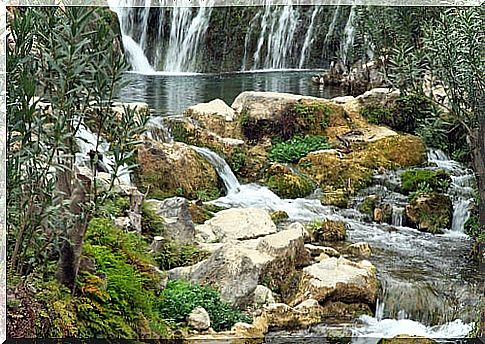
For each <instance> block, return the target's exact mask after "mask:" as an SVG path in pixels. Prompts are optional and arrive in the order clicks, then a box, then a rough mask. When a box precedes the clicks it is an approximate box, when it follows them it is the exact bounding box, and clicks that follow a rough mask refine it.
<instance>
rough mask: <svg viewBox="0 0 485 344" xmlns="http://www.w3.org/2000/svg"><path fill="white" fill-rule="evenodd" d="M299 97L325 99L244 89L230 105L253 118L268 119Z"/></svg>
mask: <svg viewBox="0 0 485 344" xmlns="http://www.w3.org/2000/svg"><path fill="white" fill-rule="evenodd" d="M300 99H308V100H322V101H325V99H321V98H315V97H308V96H302V95H298V94H291V93H278V92H255V91H246V92H242V93H241V94H239V95H238V96H237V97H236V99H234V102H233V103H232V105H231V107H232V108H233V109H234V110H236V112H238V113H242V112H245V113H246V114H247V115H249V116H250V117H251V118H254V119H269V118H271V117H273V115H274V114H275V113H278V112H280V111H281V110H283V109H284V108H285V107H286V106H288V105H290V104H293V103H295V102H297V101H298V100H300Z"/></svg>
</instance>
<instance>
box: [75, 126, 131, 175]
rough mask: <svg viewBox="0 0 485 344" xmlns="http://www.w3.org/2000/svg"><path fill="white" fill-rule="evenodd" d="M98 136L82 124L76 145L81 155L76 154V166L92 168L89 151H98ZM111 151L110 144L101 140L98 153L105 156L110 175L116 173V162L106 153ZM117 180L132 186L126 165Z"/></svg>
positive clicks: (104, 161)
mask: <svg viewBox="0 0 485 344" xmlns="http://www.w3.org/2000/svg"><path fill="white" fill-rule="evenodd" d="M97 140H98V136H97V135H96V134H95V133H93V132H92V131H91V130H89V128H88V126H87V125H85V124H84V123H81V124H80V126H79V130H78V131H77V132H76V143H77V145H78V146H79V153H76V166H82V167H88V168H91V167H90V158H89V155H88V153H89V151H96V142H97ZM108 150H109V143H108V142H106V141H105V140H101V141H100V143H99V145H98V150H97V151H98V153H101V154H102V156H103V163H104V164H105V166H106V167H107V168H108V171H109V173H110V174H113V171H114V160H113V157H111V156H110V155H107V154H106V152H108ZM116 177H117V179H118V180H119V181H120V182H121V183H123V184H127V185H131V178H130V173H129V171H128V168H127V166H126V165H124V166H121V167H120V169H119V170H118V173H117V176H116Z"/></svg>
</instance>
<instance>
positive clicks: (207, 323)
mask: <svg viewBox="0 0 485 344" xmlns="http://www.w3.org/2000/svg"><path fill="white" fill-rule="evenodd" d="M187 324H188V325H189V326H190V327H192V328H193V329H195V330H197V331H205V330H208V329H209V327H211V319H210V316H209V313H207V311H206V310H205V309H204V308H203V307H196V308H194V309H193V310H192V312H190V314H189V316H188V317H187Z"/></svg>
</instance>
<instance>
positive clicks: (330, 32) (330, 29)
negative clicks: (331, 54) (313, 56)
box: [323, 6, 340, 55]
mask: <svg viewBox="0 0 485 344" xmlns="http://www.w3.org/2000/svg"><path fill="white" fill-rule="evenodd" d="M339 15H340V6H337V7H336V8H335V11H334V12H333V17H332V21H331V22H330V25H329V27H328V30H327V34H326V35H325V40H324V41H323V48H324V49H325V50H326V49H327V47H328V45H329V43H330V39H331V37H332V36H333V35H334V33H335V27H336V26H337V19H338V17H339ZM326 53H327V52H326V51H323V55H328V54H326Z"/></svg>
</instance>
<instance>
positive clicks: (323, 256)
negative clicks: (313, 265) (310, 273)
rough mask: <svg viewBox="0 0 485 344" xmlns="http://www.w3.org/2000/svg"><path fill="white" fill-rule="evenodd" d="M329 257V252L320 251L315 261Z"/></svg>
mask: <svg viewBox="0 0 485 344" xmlns="http://www.w3.org/2000/svg"><path fill="white" fill-rule="evenodd" d="M328 258H330V256H329V255H328V254H326V253H320V254H319V255H318V257H316V258H315V261H316V262H321V261H322V260H324V259H328Z"/></svg>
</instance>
